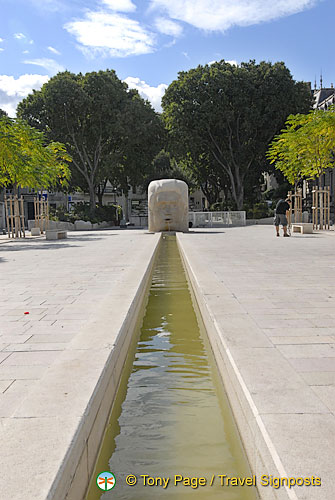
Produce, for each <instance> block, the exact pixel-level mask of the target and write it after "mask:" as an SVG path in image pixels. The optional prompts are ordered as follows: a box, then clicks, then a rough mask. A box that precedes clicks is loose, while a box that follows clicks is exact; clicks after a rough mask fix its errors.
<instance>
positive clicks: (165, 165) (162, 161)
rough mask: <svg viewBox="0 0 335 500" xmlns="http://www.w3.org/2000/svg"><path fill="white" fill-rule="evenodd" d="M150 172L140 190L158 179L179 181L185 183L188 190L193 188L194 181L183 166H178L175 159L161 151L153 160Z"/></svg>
mask: <svg viewBox="0 0 335 500" xmlns="http://www.w3.org/2000/svg"><path fill="white" fill-rule="evenodd" d="M151 167H152V168H151V170H150V172H149V173H148V175H147V176H146V178H145V179H144V182H143V185H142V188H143V189H144V190H146V189H147V188H148V185H149V184H150V182H151V181H155V180H158V179H179V180H180V181H184V182H186V184H187V185H188V187H189V189H194V188H195V183H194V179H193V178H192V175H191V173H190V170H189V169H187V168H185V166H184V165H182V164H181V165H178V163H177V161H176V160H175V158H171V155H170V153H168V152H167V151H165V150H164V149H162V150H161V151H160V152H159V153H158V154H157V155H156V156H155V158H154V159H153V161H152V165H151Z"/></svg>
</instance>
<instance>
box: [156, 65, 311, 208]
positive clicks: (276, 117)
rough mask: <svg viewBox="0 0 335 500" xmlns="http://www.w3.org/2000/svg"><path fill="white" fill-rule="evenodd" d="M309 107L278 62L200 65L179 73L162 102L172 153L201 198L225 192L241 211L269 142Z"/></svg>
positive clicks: (303, 90)
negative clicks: (290, 118) (191, 177)
mask: <svg viewBox="0 0 335 500" xmlns="http://www.w3.org/2000/svg"><path fill="white" fill-rule="evenodd" d="M310 105H311V92H310V89H309V88H308V86H307V85H306V84H304V83H302V82H295V81H294V80H293V78H292V76H291V74H290V72H289V70H288V69H287V68H286V66H285V65H284V63H282V62H278V63H275V64H271V63H269V62H261V63H260V64H256V63H255V61H250V62H248V63H241V64H240V65H239V66H234V65H231V64H229V63H227V62H225V61H224V60H222V61H220V62H216V63H214V64H211V65H205V66H198V67H197V68H195V69H191V70H189V71H187V72H181V73H179V77H178V79H177V80H175V81H174V82H172V83H171V85H170V86H169V87H168V89H167V90H166V93H165V95H164V97H163V99H162V106H163V111H164V112H163V117H164V119H165V123H166V126H167V128H168V130H169V134H170V138H171V141H172V144H173V148H174V151H176V154H179V156H180V157H183V158H184V159H186V160H187V161H188V164H189V166H190V168H191V169H192V171H193V173H194V177H195V178H196V179H197V180H198V182H199V185H200V186H202V187H203V188H204V192H205V194H207V193H206V191H205V189H207V191H210V192H212V194H213V197H214V196H217V193H218V192H219V191H220V190H221V189H226V190H229V192H230V194H231V198H232V199H233V201H234V205H235V207H236V208H237V209H239V210H241V209H242V207H243V200H244V192H245V186H246V185H248V183H250V182H251V181H252V180H253V181H254V180H255V179H257V178H258V177H259V176H260V174H261V173H262V172H263V171H264V170H265V169H266V163H265V160H266V150H267V148H268V144H269V142H270V141H271V140H272V139H273V137H274V136H275V134H276V133H278V132H279V131H280V129H281V128H282V127H283V125H284V123H285V120H286V118H287V116H288V115H289V114H290V113H296V112H307V111H308V110H309V109H310ZM206 184H207V186H206ZM208 184H209V185H208ZM215 201H216V200H215Z"/></svg>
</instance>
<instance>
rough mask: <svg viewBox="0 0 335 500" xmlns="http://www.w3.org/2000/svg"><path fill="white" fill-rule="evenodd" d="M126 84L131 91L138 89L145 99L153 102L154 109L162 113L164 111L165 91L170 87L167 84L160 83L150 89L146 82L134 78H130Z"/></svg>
mask: <svg viewBox="0 0 335 500" xmlns="http://www.w3.org/2000/svg"><path fill="white" fill-rule="evenodd" d="M124 81H125V82H126V84H127V85H128V87H129V88H131V89H137V90H138V93H139V94H140V96H141V97H143V99H147V100H148V101H150V102H151V104H152V106H153V108H154V109H155V110H156V111H158V112H161V111H162V105H161V101H162V97H163V95H164V93H165V90H166V89H167V88H168V85H166V84H165V83H160V84H159V85H157V87H150V85H148V84H147V83H146V82H144V81H143V80H140V79H139V78H135V77H133V76H128V77H127V78H126V79H125V80H124Z"/></svg>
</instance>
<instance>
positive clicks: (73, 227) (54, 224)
mask: <svg viewBox="0 0 335 500" xmlns="http://www.w3.org/2000/svg"><path fill="white" fill-rule="evenodd" d="M32 227H35V220H28V229H29V230H31V228H32ZM107 227H114V226H113V224H112V223H111V222H107V221H104V222H99V223H97V224H92V223H91V222H87V221H84V220H77V221H75V223H74V224H72V222H62V221H55V220H49V225H48V229H59V230H61V231H91V230H92V229H105V228H107Z"/></svg>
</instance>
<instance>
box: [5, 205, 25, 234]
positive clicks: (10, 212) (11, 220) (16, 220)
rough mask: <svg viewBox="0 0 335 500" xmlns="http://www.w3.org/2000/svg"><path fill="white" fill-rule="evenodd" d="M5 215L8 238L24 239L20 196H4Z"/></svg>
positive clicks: (22, 209) (22, 208) (22, 210)
mask: <svg viewBox="0 0 335 500" xmlns="http://www.w3.org/2000/svg"><path fill="white" fill-rule="evenodd" d="M5 214H6V225H7V233H8V238H25V237H26V233H25V228H24V206H23V198H22V196H21V197H20V198H18V196H17V195H14V196H7V195H5Z"/></svg>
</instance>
